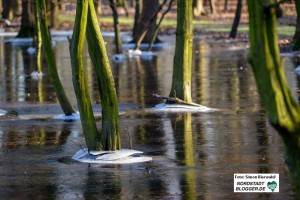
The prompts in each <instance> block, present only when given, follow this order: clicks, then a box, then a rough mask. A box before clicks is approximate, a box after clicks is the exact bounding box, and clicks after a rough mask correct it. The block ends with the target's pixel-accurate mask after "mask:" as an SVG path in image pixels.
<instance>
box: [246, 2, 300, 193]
mask: <svg viewBox="0 0 300 200" xmlns="http://www.w3.org/2000/svg"><path fill="white" fill-rule="evenodd" d="M247 3H248V12H249V26H250V32H249V33H250V52H249V61H250V63H251V65H252V69H253V72H254V75H255V79H256V83H257V87H258V91H259V94H260V96H261V99H262V103H263V105H264V107H265V109H266V111H267V113H268V118H269V120H270V122H271V124H272V125H273V126H274V127H275V128H276V129H277V130H278V132H279V134H280V135H281V136H282V138H283V141H284V144H285V150H286V162H287V165H288V167H289V170H290V174H291V177H292V180H293V182H294V186H295V189H296V194H297V197H298V198H300V194H299V192H300V182H299V179H300V108H299V106H298V104H297V102H296V100H295V99H294V98H293V96H292V95H291V92H290V90H289V88H288V85H287V82H286V78H285V75H284V71H283V68H282V67H281V62H280V54H279V46H278V38H277V33H276V16H275V7H274V6H270V5H272V4H275V3H276V2H275V1H274V0H263V1H261V0H248V1H247Z"/></svg>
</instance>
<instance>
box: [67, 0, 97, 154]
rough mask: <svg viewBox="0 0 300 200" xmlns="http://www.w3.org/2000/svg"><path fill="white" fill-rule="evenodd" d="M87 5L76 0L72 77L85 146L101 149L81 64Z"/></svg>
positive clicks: (83, 1) (71, 49) (84, 0)
mask: <svg viewBox="0 0 300 200" xmlns="http://www.w3.org/2000/svg"><path fill="white" fill-rule="evenodd" d="M88 7H89V3H88V0H77V6H76V16H75V24H74V29H73V36H72V39H71V41H70V56H71V65H72V79H73V85H74V89H75V94H76V98H77V104H78V108H79V113H80V120H81V124H82V129H83V134H84V138H85V141H86V144H87V148H88V150H102V149H103V148H102V145H101V141H100V134H99V132H98V130H97V127H96V122H95V118H94V114H93V109H92V104H91V100H90V95H89V92H88V91H89V89H88V87H87V83H86V80H85V72H84V65H83V48H84V40H85V34H86V27H87V14H88Z"/></svg>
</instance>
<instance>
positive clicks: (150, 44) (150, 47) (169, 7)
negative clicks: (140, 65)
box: [148, 0, 174, 51]
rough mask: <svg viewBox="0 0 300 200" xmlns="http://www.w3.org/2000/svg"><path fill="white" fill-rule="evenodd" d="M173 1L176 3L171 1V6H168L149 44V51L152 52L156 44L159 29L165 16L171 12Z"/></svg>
mask: <svg viewBox="0 0 300 200" xmlns="http://www.w3.org/2000/svg"><path fill="white" fill-rule="evenodd" d="M173 1H174V0H170V1H169V6H168V8H167V10H165V11H164V12H163V14H162V16H161V18H160V19H159V22H158V24H157V25H156V27H155V31H154V33H153V36H152V39H151V42H150V43H149V46H148V51H151V49H152V46H153V44H154V42H155V38H157V34H158V30H159V27H160V25H161V23H162V21H163V20H164V17H165V15H166V14H167V13H168V12H169V11H170V10H171V8H172V4H173Z"/></svg>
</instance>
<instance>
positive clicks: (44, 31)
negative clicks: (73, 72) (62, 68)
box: [36, 0, 76, 115]
mask: <svg viewBox="0 0 300 200" xmlns="http://www.w3.org/2000/svg"><path fill="white" fill-rule="evenodd" d="M36 2H37V6H38V12H39V20H40V21H39V22H40V28H41V36H42V43H43V47H44V52H45V56H46V60H47V63H48V72H49V77H50V81H51V83H52V85H53V88H54V90H55V94H56V96H57V99H58V101H59V103H60V106H61V108H62V110H63V112H64V113H65V115H71V114H72V113H76V110H75V109H74V108H73V107H72V105H71V104H70V102H69V100H68V98H67V96H66V94H65V91H64V88H63V86H62V84H61V82H60V79H59V76H58V73H57V67H56V61H55V56H54V53H53V50H52V46H51V39H50V35H49V30H48V23H47V9H46V3H45V0H37V1H36Z"/></svg>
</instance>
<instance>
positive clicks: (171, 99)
mask: <svg viewBox="0 0 300 200" xmlns="http://www.w3.org/2000/svg"><path fill="white" fill-rule="evenodd" d="M153 97H156V98H159V99H165V100H167V101H166V104H175V103H176V104H182V105H188V106H195V107H200V106H201V105H200V104H197V103H193V102H186V101H184V100H182V99H179V98H177V97H166V96H161V95H159V94H153Z"/></svg>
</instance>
